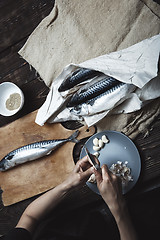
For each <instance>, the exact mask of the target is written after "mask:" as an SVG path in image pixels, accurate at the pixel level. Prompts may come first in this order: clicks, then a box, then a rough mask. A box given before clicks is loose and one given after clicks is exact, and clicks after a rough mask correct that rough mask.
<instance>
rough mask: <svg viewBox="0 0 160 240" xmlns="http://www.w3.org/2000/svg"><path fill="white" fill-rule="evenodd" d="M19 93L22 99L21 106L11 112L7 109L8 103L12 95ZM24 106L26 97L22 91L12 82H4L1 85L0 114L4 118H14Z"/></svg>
mask: <svg viewBox="0 0 160 240" xmlns="http://www.w3.org/2000/svg"><path fill="white" fill-rule="evenodd" d="M14 93H18V94H19V95H20V97H21V100H20V106H19V107H18V108H16V109H14V110H9V109H7V107H6V101H7V100H8V99H9V98H10V97H11V95H12V94H14ZM23 104H24V95H23V92H22V90H21V89H20V88H19V87H18V86H17V85H15V84H14V83H11V82H4V83H1V84H0V114H1V115H3V116H12V115H14V114H16V113H17V112H18V111H19V110H20V109H21V108H22V107H23Z"/></svg>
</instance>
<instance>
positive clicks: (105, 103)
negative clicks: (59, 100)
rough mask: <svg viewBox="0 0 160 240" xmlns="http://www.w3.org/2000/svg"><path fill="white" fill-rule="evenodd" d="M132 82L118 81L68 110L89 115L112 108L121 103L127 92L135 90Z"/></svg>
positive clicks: (80, 114) (81, 114)
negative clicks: (97, 94)
mask: <svg viewBox="0 0 160 240" xmlns="http://www.w3.org/2000/svg"><path fill="white" fill-rule="evenodd" d="M135 88H136V87H135V86H134V85H133V84H125V83H119V84H118V85H116V86H114V87H112V88H111V89H109V90H107V91H106V92H105V93H102V94H100V95H99V96H97V97H95V98H93V99H91V100H88V101H87V102H86V103H82V104H79V105H77V106H75V107H73V108H71V109H70V111H71V112H72V113H73V114H75V115H79V116H89V115H93V114H96V113H101V112H104V111H108V110H111V109H113V107H115V106H117V105H119V104H120V103H122V102H123V101H124V100H125V99H126V96H127V94H129V93H131V92H133V91H134V90H135Z"/></svg>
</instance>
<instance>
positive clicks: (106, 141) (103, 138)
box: [102, 135, 109, 143]
mask: <svg viewBox="0 0 160 240" xmlns="http://www.w3.org/2000/svg"><path fill="white" fill-rule="evenodd" d="M102 141H103V142H104V143H108V142H109V139H108V138H107V137H106V135H103V136H102Z"/></svg>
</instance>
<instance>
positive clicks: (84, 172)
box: [64, 156, 94, 188]
mask: <svg viewBox="0 0 160 240" xmlns="http://www.w3.org/2000/svg"><path fill="white" fill-rule="evenodd" d="M92 173H94V167H93V166H92V165H91V164H90V162H89V160H88V157H87V156H85V157H83V158H82V159H80V160H79V161H78V162H77V163H76V165H75V167H74V169H73V171H72V172H71V173H70V175H69V177H68V178H67V179H66V180H65V182H64V184H66V185H67V186H68V188H73V187H76V186H79V185H81V184H84V183H85V182H86V181H87V180H88V179H89V177H90V176H91V174H92Z"/></svg>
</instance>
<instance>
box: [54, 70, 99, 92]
mask: <svg viewBox="0 0 160 240" xmlns="http://www.w3.org/2000/svg"><path fill="white" fill-rule="evenodd" d="M99 74H100V72H98V71H95V70H91V69H87V68H78V69H77V70H75V71H74V72H73V73H71V75H69V76H68V77H67V78H66V79H64V81H63V82H62V84H61V85H60V87H59V88H58V91H59V92H63V91H66V90H68V89H71V88H72V87H74V86H75V85H77V84H78V83H81V82H84V81H86V80H87V79H91V78H93V77H95V76H97V75H99Z"/></svg>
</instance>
